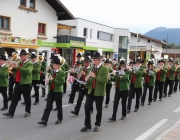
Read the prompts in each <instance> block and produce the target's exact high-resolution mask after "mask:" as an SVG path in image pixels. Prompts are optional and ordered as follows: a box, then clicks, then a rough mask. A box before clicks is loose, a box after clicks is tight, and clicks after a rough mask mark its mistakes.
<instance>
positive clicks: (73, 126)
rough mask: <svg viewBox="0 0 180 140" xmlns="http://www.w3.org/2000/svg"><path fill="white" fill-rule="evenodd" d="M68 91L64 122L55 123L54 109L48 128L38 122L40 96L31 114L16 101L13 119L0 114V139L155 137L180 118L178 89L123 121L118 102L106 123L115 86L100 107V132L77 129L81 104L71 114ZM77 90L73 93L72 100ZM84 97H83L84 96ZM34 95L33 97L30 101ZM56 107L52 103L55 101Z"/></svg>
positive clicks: (42, 104)
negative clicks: (105, 104) (104, 105)
mask: <svg viewBox="0 0 180 140" xmlns="http://www.w3.org/2000/svg"><path fill="white" fill-rule="evenodd" d="M68 93H70V88H69V87H68V91H67V93H66V95H64V96H63V117H64V119H63V122H62V123H61V124H59V125H55V124H54V123H55V121H56V119H57V117H56V116H57V112H55V111H52V112H51V115H50V118H49V122H48V125H47V127H42V126H40V125H38V124H37V122H38V121H40V120H41V117H42V115H43V111H44V108H45V105H46V101H45V100H44V99H45V98H41V97H40V104H39V105H36V106H34V105H32V110H31V116H30V117H28V118H23V115H24V113H25V111H24V110H25V107H24V106H23V105H21V102H22V101H20V102H19V104H18V106H17V109H16V112H15V115H14V118H8V117H5V116H3V115H1V114H2V113H3V112H2V111H1V112H0V140H135V139H136V140H143V139H147V140H154V139H156V137H157V136H158V135H160V134H161V133H162V132H163V131H165V130H166V129H167V128H169V127H170V126H172V125H173V124H174V123H175V122H176V121H178V120H179V118H180V112H179V111H180V108H179V107H180V92H179V91H178V92H177V93H175V94H173V95H172V96H171V97H166V98H163V101H156V102H153V103H152V105H150V106H149V105H147V103H148V102H147V100H146V103H145V106H144V107H140V109H139V111H138V112H137V113H135V112H133V110H134V102H135V100H133V103H132V111H131V113H130V114H128V115H127V117H126V119H125V120H120V117H121V105H119V108H118V113H117V120H116V121H115V122H109V121H108V118H109V117H111V115H112V108H113V98H114V87H112V90H111V101H110V105H109V108H103V116H102V125H101V128H100V131H98V132H93V129H92V130H90V131H87V132H84V133H82V132H80V129H81V128H82V127H83V126H84V118H85V116H84V103H83V105H82V107H81V110H80V113H79V116H75V115H73V114H71V113H70V111H72V110H74V106H75V105H70V104H68V99H69V96H68ZM77 96H78V93H76V98H75V101H76V100H77ZM84 100H85V99H84ZM33 102H34V98H32V103H33ZM2 106H3V101H2V96H0V107H2ZM54 107H55V104H54ZM95 115H96V109H95V108H94V113H93V114H92V115H91V117H92V127H94V123H95Z"/></svg>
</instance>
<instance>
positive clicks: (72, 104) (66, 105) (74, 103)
mask: <svg viewBox="0 0 180 140" xmlns="http://www.w3.org/2000/svg"><path fill="white" fill-rule="evenodd" d="M84 102H85V101H82V103H84ZM76 104H77V103H74V104H69V105H63V106H62V107H67V106H72V105H76Z"/></svg>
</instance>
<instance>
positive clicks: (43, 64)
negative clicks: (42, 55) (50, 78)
mask: <svg viewBox="0 0 180 140" xmlns="http://www.w3.org/2000/svg"><path fill="white" fill-rule="evenodd" d="M46 66H47V65H46V61H43V62H42V63H41V72H43V75H45V72H46Z"/></svg>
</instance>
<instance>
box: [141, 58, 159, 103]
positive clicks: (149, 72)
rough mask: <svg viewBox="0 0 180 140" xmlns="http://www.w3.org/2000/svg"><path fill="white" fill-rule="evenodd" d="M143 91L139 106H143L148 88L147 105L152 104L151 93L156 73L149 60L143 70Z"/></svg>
mask: <svg viewBox="0 0 180 140" xmlns="http://www.w3.org/2000/svg"><path fill="white" fill-rule="evenodd" d="M143 76H144V91H143V96H142V98H141V105H142V106H144V103H145V100H146V94H147V89H148V88H149V98H148V101H149V103H148V105H150V104H151V102H152V92H153V88H154V81H155V77H156V71H155V70H154V66H153V61H152V60H151V59H150V60H149V61H148V64H147V68H146V69H145V70H144V75H143Z"/></svg>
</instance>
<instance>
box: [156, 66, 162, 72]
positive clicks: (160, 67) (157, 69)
mask: <svg viewBox="0 0 180 140" xmlns="http://www.w3.org/2000/svg"><path fill="white" fill-rule="evenodd" d="M155 68H156V69H155V71H156V72H159V71H160V70H163V66H159V65H156V66H155Z"/></svg>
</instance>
